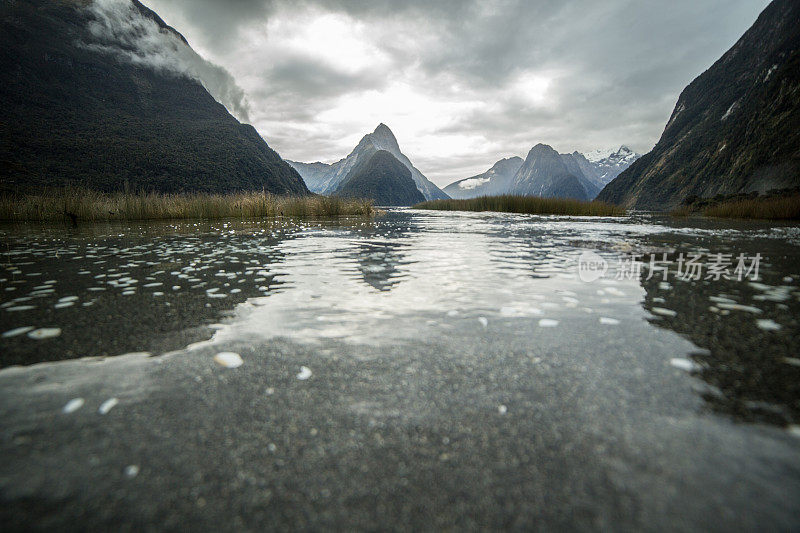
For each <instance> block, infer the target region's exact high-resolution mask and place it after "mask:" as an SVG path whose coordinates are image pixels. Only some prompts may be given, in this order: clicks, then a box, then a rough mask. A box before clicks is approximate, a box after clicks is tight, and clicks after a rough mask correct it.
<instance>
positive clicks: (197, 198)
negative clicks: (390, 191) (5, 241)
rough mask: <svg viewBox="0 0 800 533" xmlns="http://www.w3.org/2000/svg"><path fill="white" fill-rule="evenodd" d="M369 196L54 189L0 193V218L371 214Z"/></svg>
mask: <svg viewBox="0 0 800 533" xmlns="http://www.w3.org/2000/svg"><path fill="white" fill-rule="evenodd" d="M374 214H375V209H374V208H373V206H372V202H371V201H369V200H362V199H348V198H331V197H326V196H275V195H272V194H269V193H263V192H246V193H231V194H203V193H194V194H159V193H112V194H105V193H100V192H95V191H88V190H78V189H58V190H51V191H46V192H42V193H35V194H19V193H13V192H5V193H2V194H0V220H6V221H36V222H54V221H62V220H66V221H83V222H98V221H112V220H126V221H127V220H168V219H221V218H240V219H253V218H272V217H279V216H287V217H301V218H313V217H338V216H372V215H374Z"/></svg>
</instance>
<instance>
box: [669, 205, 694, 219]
mask: <svg viewBox="0 0 800 533" xmlns="http://www.w3.org/2000/svg"><path fill="white" fill-rule="evenodd" d="M693 212H694V210H693V209H692V206H690V205H682V206H680V207H676V208H675V209H673V210H672V211H670V212H669V214H670V215H671V216H673V217H688V216H689V215H691V214H692V213H693Z"/></svg>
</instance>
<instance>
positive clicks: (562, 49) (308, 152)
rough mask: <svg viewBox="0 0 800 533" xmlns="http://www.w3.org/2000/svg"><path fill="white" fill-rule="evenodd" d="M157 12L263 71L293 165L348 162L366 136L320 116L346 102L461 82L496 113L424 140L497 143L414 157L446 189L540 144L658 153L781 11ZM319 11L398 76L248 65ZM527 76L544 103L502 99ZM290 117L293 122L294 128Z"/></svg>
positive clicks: (527, 7) (457, 6)
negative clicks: (542, 84) (351, 141)
mask: <svg viewBox="0 0 800 533" xmlns="http://www.w3.org/2000/svg"><path fill="white" fill-rule="evenodd" d="M151 3H152V4H153V7H154V8H156V10H157V11H159V13H161V9H162V8H163V10H164V11H165V12H164V13H161V14H162V15H168V14H174V15H175V16H176V17H178V19H181V20H184V21H185V22H186V23H187V24H188V25H189V27H187V28H186V30H187V31H190V32H191V33H189V34H188V36H189V37H190V40H194V39H195V36H196V38H198V39H200V40H201V41H202V42H203V43H204V44H205V46H206V48H207V50H209V51H210V52H211V54H212V57H215V58H217V59H220V60H222V59H223V58H224V64H225V65H226V66H228V67H229V68H230V70H231V71H233V72H235V73H237V75H241V73H247V74H248V75H250V73H252V72H253V71H254V70H257V71H258V76H259V79H260V80H261V83H253V81H252V80H251V81H250V83H249V84H248V85H247V87H248V88H249V91H250V92H249V95H248V96H249V98H250V100H251V102H253V104H254V105H253V107H254V111H253V114H252V115H253V117H254V122H255V124H256V126H257V127H260V128H261V124H264V125H267V124H268V125H269V128H268V129H266V130H264V129H263V128H262V131H265V132H267V133H268V134H269V137H268V140H270V142H271V143H272V144H273V145H275V147H276V148H277V149H278V150H279V151H280V152H281V153H284V152H285V153H286V154H288V155H287V156H290V157H293V158H298V159H299V158H301V157H304V158H305V159H308V160H316V159H322V160H331V159H335V158H337V157H342V156H344V155H346V154H345V153H342V152H343V151H345V150H344V149H343V148H342V146H343V144H342V138H343V137H348V138H356V140H357V138H358V137H359V136H360V135H362V134H363V133H366V132H361V131H359V132H343V131H341V127H342V125H341V124H328V123H324V122H322V121H320V119H319V115H320V113H322V112H324V111H325V110H326V109H327V108H329V107H330V106H333V105H335V103H336V102H337V101H338V100H339V99H343V98H348V97H351V95H357V94H359V93H362V92H363V91H365V90H367V89H377V90H380V89H381V88H382V87H384V86H386V84H387V83H389V82H391V81H396V80H402V81H405V82H407V83H409V84H411V85H414V86H416V87H420V88H422V89H421V90H422V91H424V92H425V94H430V95H435V96H436V97H437V98H438V99H440V100H441V99H445V100H447V99H450V100H452V101H455V100H457V99H458V98H460V97H462V96H463V93H462V94H461V95H459V93H457V92H452V93H451V92H449V90H448V89H447V87H449V86H450V85H451V84H456V85H459V86H461V87H466V88H467V90H466V94H468V96H469V97H470V98H472V99H475V100H478V101H484V102H486V105H485V106H481V107H480V108H479V109H467V110H464V111H461V112H458V113H457V114H455V115H454V116H452V117H450V118H449V119H448V120H446V121H445V122H446V123H443V124H442V123H439V124H431V125H425V129H427V130H428V131H430V130H431V129H433V130H435V131H436V132H438V133H441V134H442V135H460V134H463V135H469V136H473V137H476V138H482V139H485V140H486V142H485V145H484V146H485V147H484V148H483V151H482V152H481V153H478V154H474V153H469V154H466V155H463V156H459V157H453V158H452V159H449V158H444V157H442V156H441V155H439V154H436V153H434V152H433V151H432V152H431V153H423V152H420V153H419V154H409V155H410V156H412V155H413V157H414V158H417V159H418V160H419V163H418V164H417V166H418V167H419V168H420V169H421V170H422V171H423V172H425V173H426V174H428V175H429V177H431V178H432V179H434V181H436V182H437V183H446V182H447V181H448V180H450V179H451V178H452V179H455V178H457V177H465V176H464V175H460V174H459V173H461V172H464V173H465V174H466V175H470V174H476V173H478V172H482V171H483V170H485V169H486V168H488V167H489V166H490V165H491V164H492V163H493V162H494V161H495V160H496V159H499V158H500V157H505V156H508V155H514V154H517V155H524V154H525V153H526V152H527V149H529V148H530V146H532V145H533V144H536V143H537V142H547V143H550V144H553V145H554V146H556V147H557V148H559V149H561V150H567V149H569V150H573V149H578V150H590V149H595V148H601V147H611V146H614V145H619V144H623V143H624V144H628V145H629V146H631V147H632V148H633V149H635V150H637V151H647V150H648V149H649V148H650V147H651V146H652V145H653V144H654V143H655V141H656V140H657V139H658V137H659V136H660V134H661V132H662V130H663V128H664V124H665V123H666V120H667V118H668V117H669V114H670V113H671V111H672V108H673V106H674V104H675V101H676V100H677V97H678V94H679V93H680V91H681V90H682V88H683V87H684V86H685V85H686V84H687V83H689V82H690V81H691V80H692V79H693V78H694V77H696V76H697V75H699V74H700V73H701V72H702V71H703V70H705V69H706V68H708V67H709V66H710V65H711V63H712V62H713V61H714V60H716V59H717V58H718V57H719V56H720V55H721V54H722V53H723V52H724V51H725V50H726V49H727V48H729V47H730V46H731V45H732V44H733V43H734V42H735V41H736V39H738V37H739V36H740V35H741V34H742V33H743V32H744V31H745V30H746V29H747V28H748V27H749V26H750V25H751V24H752V23H753V22H754V21H755V19H756V17H757V15H758V13H759V12H760V11H761V10H762V9H763V8H764V7H765V6H766V5H767V3H768V0H707V1H704V2H697V1H696V0H673V1H671V2H664V1H663V0H603V1H602V2H598V1H597V0H536V1H532V0H494V1H493V0H475V1H462V0H445V1H434V0H407V1H393V0H372V1H366V0H317V1H314V0H300V1H289V0H268V1H267V0H264V1H258V0H245V1H242V2H235V3H234V2H230V3H229V2H224V3H223V2H216V1H214V0H151ZM312 12H332V13H341V14H346V15H348V16H349V17H352V19H354V20H355V21H357V22H358V23H361V24H363V25H364V26H365V27H366V28H367V29H368V31H369V36H370V37H372V38H374V44H375V45H376V46H378V47H379V48H380V51H381V53H382V54H383V55H384V56H386V57H388V58H389V59H390V61H389V67H388V69H387V68H378V67H377V66H376V67H375V68H366V69H363V70H362V71H357V72H341V71H338V70H336V69H335V68H332V67H331V66H330V65H326V64H324V63H323V62H319V61H316V60H315V58H313V57H283V58H271V59H269V60H267V64H266V65H263V64H262V65H257V64H254V63H253V59H252V57H250V58H249V59H245V58H240V57H239V55H238V54H237V50H247V49H248V47H251V46H254V45H253V44H252V43H248V42H245V41H241V40H240V38H242V37H243V36H247V35H249V34H248V33H247V32H245V31H243V30H245V29H252V28H253V27H256V26H258V25H261V27H266V22H267V21H268V20H269V19H270V17H275V16H286V14H287V13H288V14H291V15H292V16H295V17H298V18H299V20H302V19H303V17H305V16H306V15H307V14H308V13H312ZM167 20H168V21H169V18H167ZM179 29H181V31H184V28H183V27H181V28H179ZM184 33H186V32H184ZM420 43H422V44H420ZM384 67H385V66H384ZM524 72H533V73H543V75H546V76H548V77H551V78H552V82H551V85H550V87H549V88H548V90H547V93H546V98H545V101H544V102H542V104H541V105H528V104H525V103H523V102H519V101H514V100H513V99H511V98H509V97H505V96H502V95H503V90H504V88H507V87H508V86H510V84H512V83H513V82H514V80H515V79H516V78H517V77H518V76H519V75H520V74H521V73H524ZM504 98H505V99H504ZM283 120H285V121H287V122H288V124H287V125H286V126H285V127H283V126H281V124H280V121H283ZM387 120H388V119H387ZM390 126H391V124H390ZM287 132H291V134H288V133H287ZM311 135H313V136H314V138H313V139H310V138H309V136H311ZM400 143H401V145H403V144H404V139H402V138H401V139H400ZM314 150H316V152H314ZM481 158H484V159H483V163H482V164H481V162H480V161H481ZM495 158H496V159H495ZM415 163H416V160H415ZM472 165H474V168H473V166H472ZM437 176H438V177H437Z"/></svg>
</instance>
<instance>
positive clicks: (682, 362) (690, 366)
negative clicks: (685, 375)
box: [669, 357, 699, 372]
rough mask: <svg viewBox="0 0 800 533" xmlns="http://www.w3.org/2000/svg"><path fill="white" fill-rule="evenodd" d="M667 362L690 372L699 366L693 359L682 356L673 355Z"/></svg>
mask: <svg viewBox="0 0 800 533" xmlns="http://www.w3.org/2000/svg"><path fill="white" fill-rule="evenodd" d="M669 364H671V365H672V366H674V367H675V368H678V369H680V370H685V371H686V372H691V371H693V370H697V369H698V368H699V367H698V366H697V365H696V364H695V363H694V362H693V361H690V360H689V359H684V358H683V357H673V358H672V359H670V360H669Z"/></svg>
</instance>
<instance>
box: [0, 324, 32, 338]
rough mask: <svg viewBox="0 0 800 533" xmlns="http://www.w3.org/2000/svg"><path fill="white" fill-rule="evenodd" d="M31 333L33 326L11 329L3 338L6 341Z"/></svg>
mask: <svg viewBox="0 0 800 533" xmlns="http://www.w3.org/2000/svg"><path fill="white" fill-rule="evenodd" d="M29 331H33V326H23V327H21V328H14V329H10V330H8V331H6V332H5V333H3V335H2V337H3V338H4V339H9V338H11V337H16V336H17V335H24V334H25V333H28V332H29Z"/></svg>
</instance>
